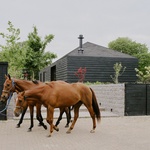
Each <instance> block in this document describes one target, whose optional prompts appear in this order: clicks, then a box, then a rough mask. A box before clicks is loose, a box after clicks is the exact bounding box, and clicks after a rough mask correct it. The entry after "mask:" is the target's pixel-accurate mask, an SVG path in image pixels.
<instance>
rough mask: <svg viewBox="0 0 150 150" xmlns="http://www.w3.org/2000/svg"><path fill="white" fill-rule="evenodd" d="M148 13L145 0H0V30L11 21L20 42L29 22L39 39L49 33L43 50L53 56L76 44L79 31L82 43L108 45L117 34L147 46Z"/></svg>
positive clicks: (148, 4) (149, 33) (149, 32)
mask: <svg viewBox="0 0 150 150" xmlns="http://www.w3.org/2000/svg"><path fill="white" fill-rule="evenodd" d="M149 16H150V1H149V0H1V4H0V32H3V33H7V28H8V21H11V22H12V24H13V25H14V27H15V28H19V29H20V31H21V33H20V38H21V39H20V42H21V41H25V40H27V36H28V34H29V33H31V32H32V31H33V26H36V27H37V29H38V34H39V36H40V37H41V38H42V39H44V37H45V35H49V34H53V35H54V39H53V40H52V41H51V42H50V43H49V44H48V46H47V47H46V51H50V52H53V53H55V54H57V56H58V57H57V59H59V58H61V57H62V56H64V55H66V54H67V53H69V52H70V51H72V50H74V49H75V48H77V47H78V46H79V40H78V36H79V35H80V34H82V35H83V36H84V39H83V43H85V42H92V43H95V44H98V45H101V46H104V47H108V43H109V42H111V41H113V40H116V39H117V38H118V37H128V38H130V39H131V40H133V41H136V42H138V43H141V44H146V45H147V47H148V48H149V50H150V19H149ZM0 44H3V39H2V38H1V37H0ZM57 59H56V60H57ZM54 61H55V60H54Z"/></svg>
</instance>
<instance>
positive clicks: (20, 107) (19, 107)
mask: <svg viewBox="0 0 150 150" xmlns="http://www.w3.org/2000/svg"><path fill="white" fill-rule="evenodd" d="M15 108H18V109H21V110H22V109H23V107H22V106H16V107H15Z"/></svg>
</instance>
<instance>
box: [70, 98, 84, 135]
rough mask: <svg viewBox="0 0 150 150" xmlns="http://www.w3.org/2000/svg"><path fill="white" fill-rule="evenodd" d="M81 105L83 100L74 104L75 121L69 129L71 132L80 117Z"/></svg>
mask: <svg viewBox="0 0 150 150" xmlns="http://www.w3.org/2000/svg"><path fill="white" fill-rule="evenodd" d="M81 105H82V102H81V101H80V102H78V103H77V104H75V105H74V119H73V122H72V124H71V126H70V128H69V130H68V131H67V133H71V130H72V129H73V128H74V125H75V123H76V121H77V119H78V116H79V108H80V106H81Z"/></svg>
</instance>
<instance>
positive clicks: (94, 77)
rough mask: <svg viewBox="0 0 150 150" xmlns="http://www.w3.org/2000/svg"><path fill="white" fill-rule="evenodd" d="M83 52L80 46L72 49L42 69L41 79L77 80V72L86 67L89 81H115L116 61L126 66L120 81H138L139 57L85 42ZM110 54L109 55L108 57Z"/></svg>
mask: <svg viewBox="0 0 150 150" xmlns="http://www.w3.org/2000/svg"><path fill="white" fill-rule="evenodd" d="M83 49H84V51H83V53H78V48H76V49H75V50H73V51H71V52H70V53H68V54H67V55H65V56H64V57H62V58H61V59H59V60H57V61H56V62H54V63H53V64H52V65H50V66H48V67H47V68H45V69H43V70H41V71H40V74H39V76H40V80H41V81H43V75H44V73H43V72H45V73H46V75H45V80H46V81H52V80H64V81H67V82H77V81H78V78H77V77H76V76H75V72H76V71H77V70H78V69H79V68H80V67H82V68H84V67H86V69H87V72H86V75H85V80H84V82H86V81H89V82H96V81H99V82H113V80H112V78H111V77H110V76H111V75H112V76H113V75H114V73H115V71H114V69H113V67H114V64H115V63H121V64H122V66H123V67H126V70H125V72H124V73H123V74H122V76H120V77H119V82H130V83H131V82H133V83H134V82H136V80H137V77H136V72H135V68H137V66H138V59H136V58H135V57H132V56H130V55H127V54H123V53H120V52H118V51H114V50H111V49H108V48H105V47H102V46H99V45H96V44H93V43H89V42H87V43H85V44H83ZM107 56H108V57H107Z"/></svg>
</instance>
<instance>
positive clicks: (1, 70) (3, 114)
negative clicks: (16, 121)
mask: <svg viewBox="0 0 150 150" xmlns="http://www.w3.org/2000/svg"><path fill="white" fill-rule="evenodd" d="M7 68H8V63H7V62H0V95H1V94H2V90H3V83H4V81H5V74H7ZM5 106H6V104H4V103H0V120H7V110H5Z"/></svg>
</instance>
